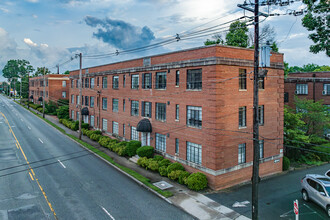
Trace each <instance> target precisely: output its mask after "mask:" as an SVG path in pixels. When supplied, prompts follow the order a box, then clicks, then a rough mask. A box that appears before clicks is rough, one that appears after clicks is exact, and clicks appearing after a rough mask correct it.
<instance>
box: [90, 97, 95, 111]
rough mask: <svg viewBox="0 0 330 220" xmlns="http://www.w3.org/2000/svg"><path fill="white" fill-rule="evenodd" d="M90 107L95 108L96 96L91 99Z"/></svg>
mask: <svg viewBox="0 0 330 220" xmlns="http://www.w3.org/2000/svg"><path fill="white" fill-rule="evenodd" d="M90 107H91V108H94V96H91V97H90Z"/></svg>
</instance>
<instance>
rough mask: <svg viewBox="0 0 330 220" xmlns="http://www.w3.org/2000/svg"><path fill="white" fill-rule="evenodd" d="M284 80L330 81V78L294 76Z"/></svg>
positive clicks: (297, 81)
mask: <svg viewBox="0 0 330 220" xmlns="http://www.w3.org/2000/svg"><path fill="white" fill-rule="evenodd" d="M284 82H285V83H299V82H330V78H314V77H296V78H286V79H285V80H284Z"/></svg>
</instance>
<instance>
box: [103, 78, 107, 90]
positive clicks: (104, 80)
mask: <svg viewBox="0 0 330 220" xmlns="http://www.w3.org/2000/svg"><path fill="white" fill-rule="evenodd" d="M102 88H103V89H106V88H108V77H106V76H105V77H102Z"/></svg>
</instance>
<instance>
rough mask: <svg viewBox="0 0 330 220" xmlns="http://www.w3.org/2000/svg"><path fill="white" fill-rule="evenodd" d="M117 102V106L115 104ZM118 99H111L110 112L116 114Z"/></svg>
mask: <svg viewBox="0 0 330 220" xmlns="http://www.w3.org/2000/svg"><path fill="white" fill-rule="evenodd" d="M116 102H117V104H116ZM118 106H119V99H112V111H113V112H118Z"/></svg>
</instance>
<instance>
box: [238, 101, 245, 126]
mask: <svg viewBox="0 0 330 220" xmlns="http://www.w3.org/2000/svg"><path fill="white" fill-rule="evenodd" d="M238 127H246V106H244V107H239V108H238Z"/></svg>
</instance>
